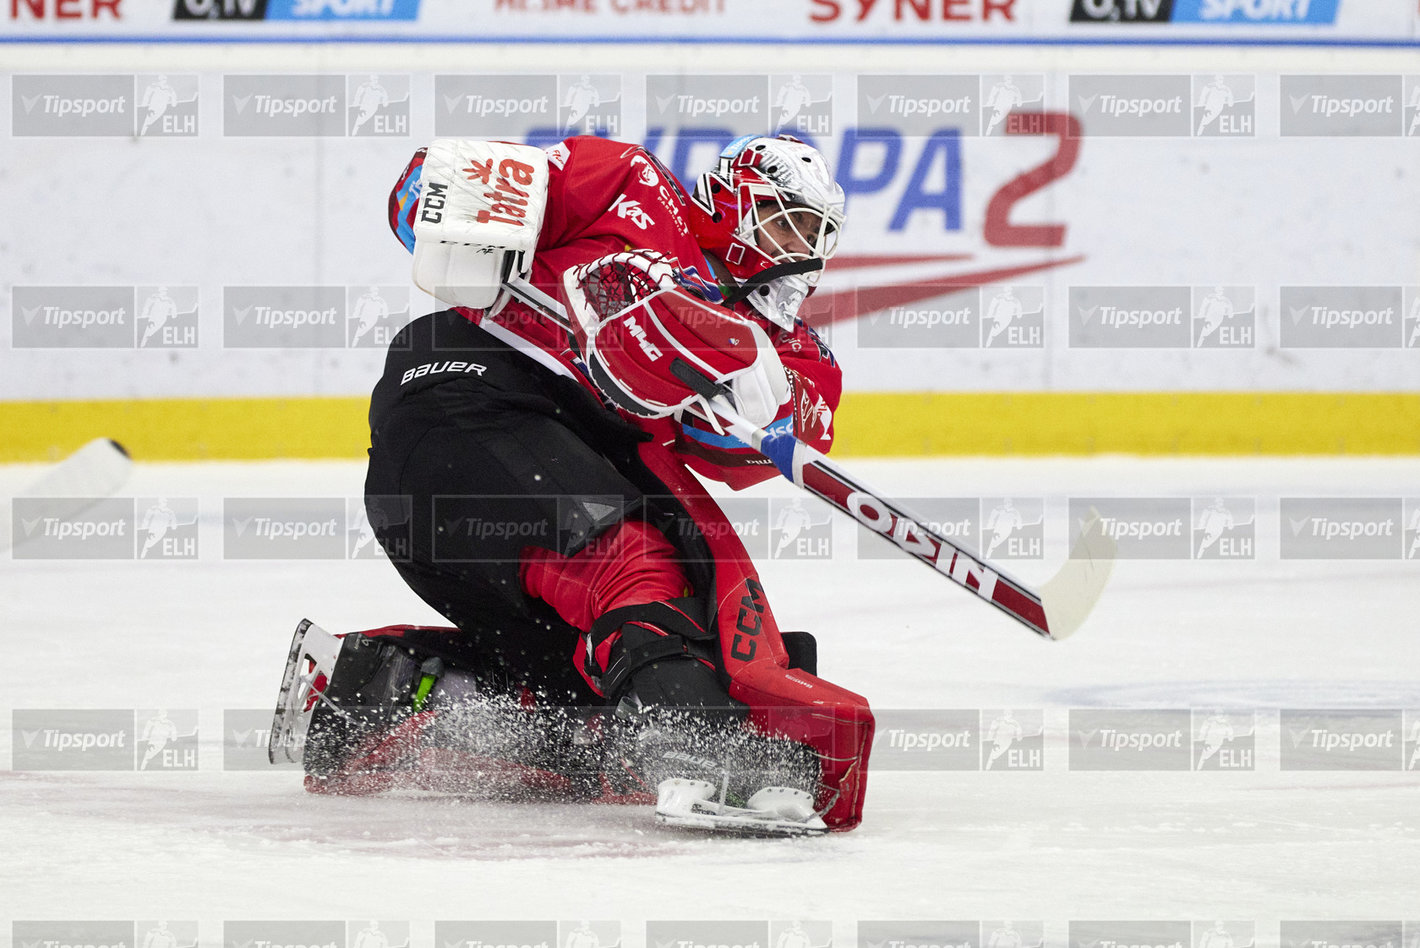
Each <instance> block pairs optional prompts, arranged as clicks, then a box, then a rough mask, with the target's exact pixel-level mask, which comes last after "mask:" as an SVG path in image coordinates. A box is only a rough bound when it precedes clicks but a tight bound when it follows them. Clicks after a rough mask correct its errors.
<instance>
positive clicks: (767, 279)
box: [724, 257, 823, 306]
mask: <svg viewBox="0 0 1420 948" xmlns="http://www.w3.org/2000/svg"><path fill="white" fill-rule="evenodd" d="M822 269H823V260H822V259H821V258H819V257H811V258H809V259H808V260H790V261H789V262H788V263H776V264H775V265H774V266H772V267H769V268H767V269H764V270H761V271H759V272H758V273H756V274H755V275H754V276H752V277H750V278H749V279H748V280H745V281H744V282H743V283H741V284H740V285H739V286H738V287H736V288H734V289H733V290H731V291H730V292H728V293H726V294H725V300H724V305H726V306H734V305H735V304H736V303H738V302H740V301H741V300H743V299H745V298H746V297H748V296H749V295H750V294H751V293H753V292H754V291H755V290H757V289H759V288H760V287H761V286H765V285H767V284H769V283H773V282H774V281H775V280H777V279H779V278H780V277H787V276H798V275H799V274H801V273H813V272H814V271H815V270H822Z"/></svg>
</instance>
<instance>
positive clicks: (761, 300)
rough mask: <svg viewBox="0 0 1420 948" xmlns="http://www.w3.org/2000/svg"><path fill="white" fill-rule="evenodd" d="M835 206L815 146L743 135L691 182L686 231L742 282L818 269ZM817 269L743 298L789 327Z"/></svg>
mask: <svg viewBox="0 0 1420 948" xmlns="http://www.w3.org/2000/svg"><path fill="white" fill-rule="evenodd" d="M843 204H844V199H843V189H842V188H841V187H839V186H838V182H836V181H834V180H833V175H832V174H830V173H829V170H828V164H827V162H825V161H824V160H823V156H822V155H820V154H819V153H818V150H817V149H815V148H813V147H811V146H809V145H806V144H804V143H803V142H801V141H799V140H798V139H797V138H794V137H792V136H789V135H780V136H779V137H778V138H764V137H754V136H750V135H747V136H745V137H743V138H738V139H736V140H735V141H733V142H731V143H730V145H729V147H727V148H726V149H725V150H724V151H723V152H721V153H720V161H719V164H718V165H717V166H716V168H715V170H714V171H710V172H706V173H705V174H703V175H701V176H700V179H699V180H698V181H697V182H696V184H695V193H694V195H693V196H692V200H691V204H690V226H691V228H692V229H693V230H694V231H695V237H696V240H697V241H698V242H699V244H700V246H701V248H702V249H704V250H707V251H709V252H710V253H713V254H715V255H716V256H718V257H719V258H720V259H721V260H723V261H724V262H725V266H726V267H728V268H729V271H730V273H731V275H733V276H734V277H735V279H737V280H739V281H740V282H741V283H744V282H745V281H747V280H750V279H752V278H753V277H755V276H758V275H759V274H761V273H763V272H764V271H766V270H768V269H769V268H770V267H774V266H778V265H781V264H791V263H804V262H811V261H816V262H818V263H819V265H820V266H821V265H822V263H823V262H824V261H826V260H827V259H828V258H829V257H831V256H833V253H834V251H835V250H837V249H838V238H839V236H840V234H841V233H842V230H843ZM820 272H821V271H820V270H811V271H809V272H805V273H796V274H791V275H785V276H779V277H775V278H773V279H771V280H769V281H768V282H766V283H765V284H763V285H762V286H757V287H755V288H754V289H753V291H752V292H750V293H749V295H748V296H747V300H748V302H749V303H750V305H752V306H753V307H754V308H755V309H756V310H757V311H759V313H760V314H761V315H763V316H764V317H765V318H766V319H768V320H769V321H770V322H773V323H775V324H776V325H778V326H782V327H784V328H785V329H791V328H793V325H794V318H795V315H796V314H797V313H798V311H799V306H800V305H801V304H802V303H803V301H804V299H805V297H807V296H808V295H809V294H810V293H812V292H813V288H814V286H815V285H817V283H818V278H819V273H820Z"/></svg>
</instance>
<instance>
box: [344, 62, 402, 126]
mask: <svg viewBox="0 0 1420 948" xmlns="http://www.w3.org/2000/svg"><path fill="white" fill-rule="evenodd" d="M409 100H410V96H409V74H408V73H402V74H399V75H379V74H376V73H370V74H368V75H353V76H346V77H345V101H346V102H347V103H348V104H347V105H346V107H345V111H346V116H347V119H346V120H347V122H348V125H349V127H348V132H347V134H349V136H350V137H351V138H398V137H400V136H404V135H408V134H409Z"/></svg>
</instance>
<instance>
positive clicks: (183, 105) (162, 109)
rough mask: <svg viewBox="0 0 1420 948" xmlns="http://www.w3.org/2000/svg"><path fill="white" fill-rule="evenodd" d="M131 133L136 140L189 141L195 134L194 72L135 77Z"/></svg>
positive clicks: (196, 112)
mask: <svg viewBox="0 0 1420 948" xmlns="http://www.w3.org/2000/svg"><path fill="white" fill-rule="evenodd" d="M136 80H137V82H136V89H137V93H138V98H137V103H138V107H137V108H136V109H134V111H133V134H135V135H137V136H138V137H139V138H191V137H193V136H195V135H196V134H197V117H198V110H197V83H198V78H197V74H196V73H189V74H185V75H176V74H172V73H154V74H139V75H138V76H137V77H136Z"/></svg>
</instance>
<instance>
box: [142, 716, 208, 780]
mask: <svg viewBox="0 0 1420 948" xmlns="http://www.w3.org/2000/svg"><path fill="white" fill-rule="evenodd" d="M136 722H137V725H138V726H137V732H136V733H137V735H138V739H137V740H136V741H134V743H133V753H134V767H135V769H137V770H138V771H140V772H146V771H159V770H196V769H197V711H196V710H195V709H184V710H179V711H169V710H167V709H166V708H156V709H147V708H139V709H138V711H137V713H136Z"/></svg>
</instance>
